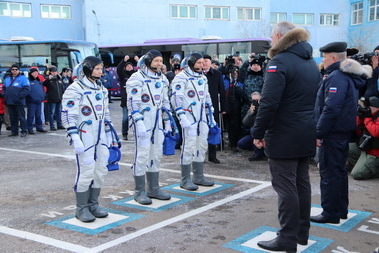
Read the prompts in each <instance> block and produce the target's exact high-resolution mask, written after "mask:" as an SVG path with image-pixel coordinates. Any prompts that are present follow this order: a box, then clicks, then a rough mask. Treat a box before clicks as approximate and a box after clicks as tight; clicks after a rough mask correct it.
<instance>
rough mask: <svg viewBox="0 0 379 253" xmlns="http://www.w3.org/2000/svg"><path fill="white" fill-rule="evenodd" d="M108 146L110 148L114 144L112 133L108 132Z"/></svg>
mask: <svg viewBox="0 0 379 253" xmlns="http://www.w3.org/2000/svg"><path fill="white" fill-rule="evenodd" d="M106 137H107V146H108V147H110V146H111V145H112V144H113V138H112V132H111V131H109V132H106Z"/></svg>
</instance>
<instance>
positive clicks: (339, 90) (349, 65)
mask: <svg viewBox="0 0 379 253" xmlns="http://www.w3.org/2000/svg"><path fill="white" fill-rule="evenodd" d="M370 75H371V73H368V71H367V69H365V68H364V67H363V66H362V65H361V64H359V63H358V62H356V61H354V60H351V59H347V60H345V61H343V62H342V63H341V62H336V63H333V64H332V65H330V66H329V67H328V68H327V69H326V75H325V76H326V77H324V80H322V81H321V82H320V86H319V90H318V92H317V100H316V107H315V108H316V120H317V128H316V134H317V139H323V138H325V137H329V138H349V137H350V135H351V134H352V132H353V131H354V130H355V128H356V116H357V108H358V99H359V91H358V89H359V88H361V87H363V86H364V85H365V82H366V78H367V77H368V76H370Z"/></svg>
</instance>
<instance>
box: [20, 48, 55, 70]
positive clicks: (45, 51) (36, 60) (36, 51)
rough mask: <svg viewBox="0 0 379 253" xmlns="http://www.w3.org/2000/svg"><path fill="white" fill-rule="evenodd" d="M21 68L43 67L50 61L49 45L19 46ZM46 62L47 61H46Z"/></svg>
mask: <svg viewBox="0 0 379 253" xmlns="http://www.w3.org/2000/svg"><path fill="white" fill-rule="evenodd" d="M20 56H21V62H22V67H31V66H45V65H46V62H47V61H49V62H50V61H51V57H50V45H49V44H28V45H20ZM46 60H47V61H46Z"/></svg>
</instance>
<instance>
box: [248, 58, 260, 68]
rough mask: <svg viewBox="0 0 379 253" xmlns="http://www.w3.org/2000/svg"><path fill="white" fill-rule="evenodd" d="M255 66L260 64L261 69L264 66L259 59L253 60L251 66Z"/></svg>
mask: <svg viewBox="0 0 379 253" xmlns="http://www.w3.org/2000/svg"><path fill="white" fill-rule="evenodd" d="M253 64H258V65H259V66H261V67H262V65H263V64H262V62H261V61H260V60H259V59H253V60H251V62H250V66H251V65H253Z"/></svg>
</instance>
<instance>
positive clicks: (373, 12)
mask: <svg viewBox="0 0 379 253" xmlns="http://www.w3.org/2000/svg"><path fill="white" fill-rule="evenodd" d="M368 20H369V21H375V20H379V0H370V15H369V19H368Z"/></svg>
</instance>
